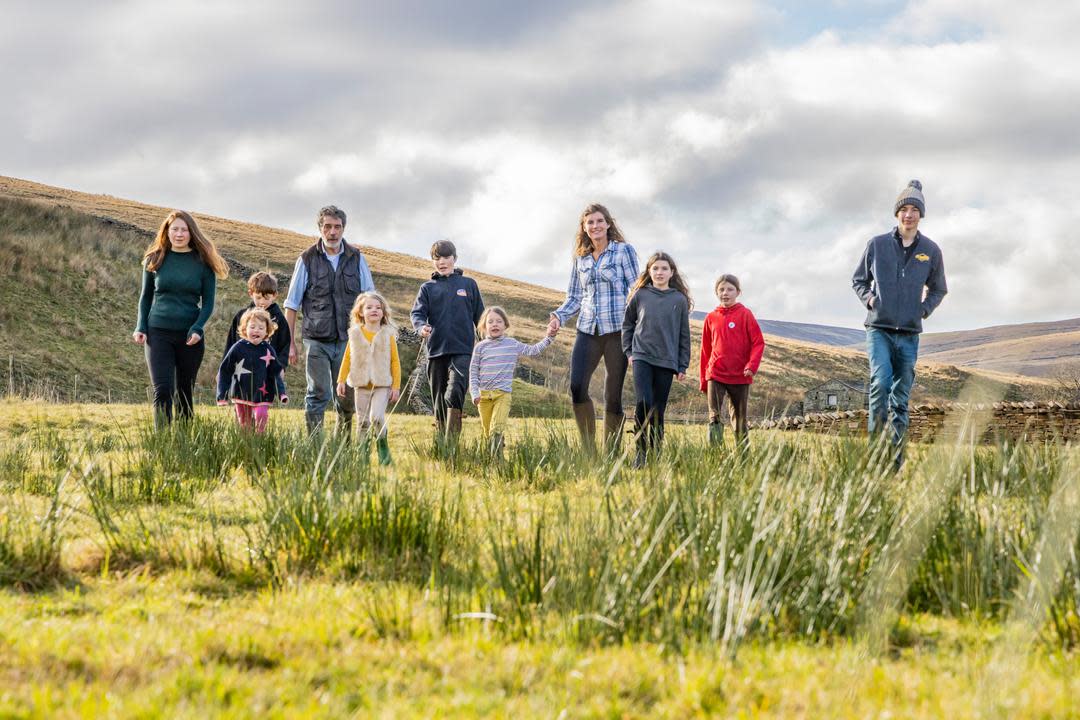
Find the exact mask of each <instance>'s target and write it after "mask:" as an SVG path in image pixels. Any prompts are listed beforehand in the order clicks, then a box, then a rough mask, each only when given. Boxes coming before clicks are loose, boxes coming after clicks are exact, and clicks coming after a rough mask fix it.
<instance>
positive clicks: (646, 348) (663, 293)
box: [622, 285, 690, 373]
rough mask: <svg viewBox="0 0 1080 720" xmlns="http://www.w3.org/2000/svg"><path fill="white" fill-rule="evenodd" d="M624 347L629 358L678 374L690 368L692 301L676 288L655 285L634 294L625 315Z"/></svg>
mask: <svg viewBox="0 0 1080 720" xmlns="http://www.w3.org/2000/svg"><path fill="white" fill-rule="evenodd" d="M622 346H623V352H624V353H626V356H627V357H631V358H633V359H634V361H635V362H636V361H638V360H644V361H645V362H647V363H649V364H650V365H656V366H657V367H662V368H668V369H669V370H674V371H675V372H677V373H683V372H686V368H688V367H689V366H690V302H689V301H688V300H687V299H686V296H685V295H683V294H682V293H681V292H679V291H678V290H676V289H674V288H668V289H667V290H657V289H656V288H655V287H653V286H652V285H646V286H645V287H643V288H641V289H640V290H638V291H637V292H636V293H634V295H633V297H631V298H630V301H629V302H627V303H626V313H625V314H624V315H623V324H622Z"/></svg>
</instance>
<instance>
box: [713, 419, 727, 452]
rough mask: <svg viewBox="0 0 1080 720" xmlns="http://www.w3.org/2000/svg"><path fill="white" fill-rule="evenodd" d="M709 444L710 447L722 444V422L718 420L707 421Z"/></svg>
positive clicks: (721, 445)
mask: <svg viewBox="0 0 1080 720" xmlns="http://www.w3.org/2000/svg"><path fill="white" fill-rule="evenodd" d="M709 445H710V446H712V447H723V445H724V423H722V422H720V421H719V420H717V421H716V422H711V423H709Z"/></svg>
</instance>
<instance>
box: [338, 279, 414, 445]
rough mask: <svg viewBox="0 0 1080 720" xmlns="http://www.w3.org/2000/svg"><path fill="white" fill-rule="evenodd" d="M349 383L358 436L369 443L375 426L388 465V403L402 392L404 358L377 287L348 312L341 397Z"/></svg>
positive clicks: (340, 388)
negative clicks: (347, 340) (402, 363)
mask: <svg viewBox="0 0 1080 720" xmlns="http://www.w3.org/2000/svg"><path fill="white" fill-rule="evenodd" d="M346 384H347V385H348V386H349V387H351V388H353V397H354V398H355V402H356V419H357V425H356V434H357V437H358V439H359V440H360V441H361V442H362V443H364V444H365V446H366V445H367V443H368V442H370V436H369V432H370V431H371V430H372V428H374V434H375V446H376V447H377V448H378V453H379V464H380V465H389V464H390V442H389V440H387V437H386V406H387V404H389V403H392V402H397V399H398V397H399V396H400V395H401V390H400V389H399V388H400V387H401V361H400V360H399V359H398V349H397V327H395V326H394V324H393V323H392V322H391V320H390V306H389V305H388V304H387V303H386V298H384V297H383V296H382V295H380V294H379V293H377V292H374V291H369V292H365V293H361V294H360V295H359V296H358V297H357V298H356V302H355V303H354V304H353V308H352V312H351V313H350V315H349V344H348V345H346V346H345V357H344V358H342V360H341V372H340V373H339V374H338V384H337V394H338V395H339V396H341V397H344V396H345V386H346Z"/></svg>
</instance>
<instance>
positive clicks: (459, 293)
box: [457, 288, 469, 297]
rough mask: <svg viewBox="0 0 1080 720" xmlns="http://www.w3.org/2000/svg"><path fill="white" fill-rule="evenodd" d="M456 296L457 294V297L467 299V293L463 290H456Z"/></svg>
mask: <svg viewBox="0 0 1080 720" xmlns="http://www.w3.org/2000/svg"><path fill="white" fill-rule="evenodd" d="M457 294H458V297H468V296H469V293H468V292H466V290H465V288H458V291H457Z"/></svg>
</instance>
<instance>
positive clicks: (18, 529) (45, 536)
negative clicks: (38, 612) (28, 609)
mask: <svg viewBox="0 0 1080 720" xmlns="http://www.w3.org/2000/svg"><path fill="white" fill-rule="evenodd" d="M63 487H64V483H63V482H58V483H56V484H55V487H54V490H53V494H52V497H51V498H50V499H49V503H48V505H47V506H46V507H45V509H44V511H43V512H40V513H35V512H33V511H32V510H30V509H29V508H28V507H26V506H24V507H22V508H16V507H15V506H14V505H13V504H12V503H11V502H10V501H8V502H5V503H4V504H3V505H0V587H13V588H16V589H19V590H31V591H33V590H40V589H42V588H46V587H48V586H50V585H54V584H56V583H59V582H63V581H65V580H66V579H67V578H68V572H67V571H66V570H65V568H64V565H63V562H62V558H61V550H62V546H63V540H64V528H65V526H66V524H67V522H68V520H69V518H70V515H71V511H70V509H69V508H68V507H67V506H66V505H65V504H64V502H63V501H62V500H61V494H62V491H63Z"/></svg>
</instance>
